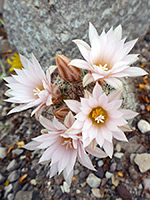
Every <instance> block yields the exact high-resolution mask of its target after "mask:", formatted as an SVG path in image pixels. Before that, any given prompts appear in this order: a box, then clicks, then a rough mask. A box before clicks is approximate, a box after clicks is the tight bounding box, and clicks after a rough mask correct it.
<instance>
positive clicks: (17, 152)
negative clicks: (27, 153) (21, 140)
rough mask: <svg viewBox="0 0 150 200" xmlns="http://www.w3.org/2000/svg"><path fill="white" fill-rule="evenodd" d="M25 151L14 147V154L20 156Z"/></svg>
mask: <svg viewBox="0 0 150 200" xmlns="http://www.w3.org/2000/svg"><path fill="white" fill-rule="evenodd" d="M22 153H23V149H14V150H12V155H13V156H14V155H17V156H20V155H21V154H22Z"/></svg>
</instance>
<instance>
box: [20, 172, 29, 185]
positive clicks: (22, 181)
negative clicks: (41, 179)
mask: <svg viewBox="0 0 150 200" xmlns="http://www.w3.org/2000/svg"><path fill="white" fill-rule="evenodd" d="M27 176H28V174H24V175H23V176H22V177H20V178H19V181H18V182H19V183H24V182H25V179H26V178H27Z"/></svg>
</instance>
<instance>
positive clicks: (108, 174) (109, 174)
mask: <svg viewBox="0 0 150 200" xmlns="http://www.w3.org/2000/svg"><path fill="white" fill-rule="evenodd" d="M112 175H113V173H111V172H106V173H105V177H106V178H111V177H112Z"/></svg>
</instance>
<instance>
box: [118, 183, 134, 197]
mask: <svg viewBox="0 0 150 200" xmlns="http://www.w3.org/2000/svg"><path fill="white" fill-rule="evenodd" d="M117 192H118V194H119V196H120V197H121V198H122V199H124V200H131V199H132V198H131V194H130V192H129V191H128V190H127V188H126V187H125V186H123V185H119V186H118V187H117Z"/></svg>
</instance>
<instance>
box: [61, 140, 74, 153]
mask: <svg viewBox="0 0 150 200" xmlns="http://www.w3.org/2000/svg"><path fill="white" fill-rule="evenodd" d="M62 139H63V142H62V145H65V146H66V149H67V150H68V148H71V149H72V148H73V144H72V139H71V138H64V137H62Z"/></svg>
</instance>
